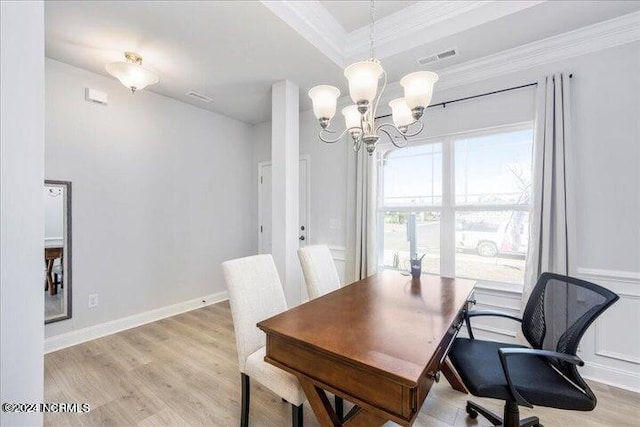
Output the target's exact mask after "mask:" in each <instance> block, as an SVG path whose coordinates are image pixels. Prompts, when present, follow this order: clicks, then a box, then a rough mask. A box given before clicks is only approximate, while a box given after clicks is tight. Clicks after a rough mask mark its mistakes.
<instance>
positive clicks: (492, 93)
mask: <svg viewBox="0 0 640 427" xmlns="http://www.w3.org/2000/svg"><path fill="white" fill-rule="evenodd" d="M569 78H570V79H571V78H573V74H569ZM537 85H538V83H537V82H534V83H527V84H524V85H520V86H514V87H508V88H506V89H499V90H494V91H493V92H486V93H481V94H479V95H471V96H466V97H464V98H458V99H452V100H451V101H444V102H439V103H437V104H432V105H429V106H428V107H427V108H433V107H440V106H442V108H447V104H453V103H454V102H460V101H467V100H469V99H475V98H482V97H483V96H489V95H495V94H497V93H502V92H509V91H512V90H518V89H523V88H525V87H531V86H537ZM386 117H391V114H385V115H384V116H378V117H376V119H384V118H386Z"/></svg>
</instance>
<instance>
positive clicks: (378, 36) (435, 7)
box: [345, 1, 490, 59]
mask: <svg viewBox="0 0 640 427" xmlns="http://www.w3.org/2000/svg"><path fill="white" fill-rule="evenodd" d="M488 3H490V2H489V1H434V2H429V1H426V2H418V3H415V4H413V5H411V6H409V7H406V8H404V9H401V10H399V11H398V12H396V13H393V14H391V15H389V16H387V17H385V18H382V19H379V20H376V27H375V40H376V51H378V50H382V49H378V48H380V47H381V46H383V45H386V44H390V43H394V41H395V40H398V39H400V38H404V37H406V36H407V35H409V36H412V37H413V36H415V35H416V33H418V32H420V31H423V30H424V29H426V28H428V27H430V26H433V25H434V24H437V23H439V22H442V21H446V20H448V19H452V18H456V17H458V16H460V15H463V14H465V13H467V12H469V11H471V10H474V9H477V8H479V7H481V6H484V5H486V4H488ZM453 32H457V31H453ZM347 37H348V39H347V43H346V44H345V47H346V49H345V56H346V57H347V58H354V57H359V58H360V59H362V58H368V56H369V25H365V26H363V27H360V28H358V29H356V30H354V31H352V32H350V33H349V34H348V35H347ZM423 40H425V39H423V38H420V40H416V42H417V43H422V42H423ZM384 50H385V54H386V56H390V54H388V53H387V52H386V51H387V50H389V49H388V48H387V49H384ZM396 50H401V51H403V50H406V49H405V46H402V45H400V46H396ZM396 53H398V52H396ZM392 54H393V53H391V55H392ZM376 56H377V57H378V58H381V56H380V53H379V52H376Z"/></svg>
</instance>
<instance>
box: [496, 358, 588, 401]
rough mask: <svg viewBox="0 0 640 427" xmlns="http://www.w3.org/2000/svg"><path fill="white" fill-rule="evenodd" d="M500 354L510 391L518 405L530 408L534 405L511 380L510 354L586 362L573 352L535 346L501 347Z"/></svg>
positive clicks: (570, 361)
mask: <svg viewBox="0 0 640 427" xmlns="http://www.w3.org/2000/svg"><path fill="white" fill-rule="evenodd" d="M498 354H499V355H500V363H501V364H502V370H503V371H504V376H505V378H506V379H507V384H508V385H509V391H510V392H511V396H512V397H513V398H514V400H515V401H516V402H517V403H518V405H522V406H528V407H529V408H533V405H532V404H531V403H529V402H527V400H526V399H525V398H524V397H522V395H521V394H520V393H518V390H516V387H515V385H514V384H513V382H512V381H511V375H510V373H509V367H508V365H507V358H508V357H509V356H518V355H525V356H541V357H546V358H547V359H557V360H562V361H563V362H568V363H571V364H573V365H578V366H584V362H583V361H582V359H580V358H579V357H578V356H574V355H572V354H565V353H558V352H555V351H550V350H538V349H535V348H501V349H499V350H498Z"/></svg>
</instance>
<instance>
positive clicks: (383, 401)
mask: <svg viewBox="0 0 640 427" xmlns="http://www.w3.org/2000/svg"><path fill="white" fill-rule="evenodd" d="M474 285H475V282H473V281H469V280H461V279H445V278H441V277H438V276H430V275H423V276H422V278H421V279H420V280H412V279H411V277H407V276H403V275H402V274H400V273H399V272H396V271H384V272H381V273H378V274H376V275H374V276H371V277H368V278H366V279H364V280H361V281H359V282H355V283H352V284H351V285H348V286H345V287H343V288H341V289H339V290H337V291H335V292H332V293H330V294H327V295H325V296H323V297H321V298H318V299H315V300H313V301H310V302H308V303H306V304H303V305H300V306H298V307H296V308H293V309H291V310H288V311H286V312H284V313H281V314H279V315H277V316H274V317H272V318H270V319H267V320H264V321H262V322H260V323H258V327H259V328H260V329H262V330H263V331H264V332H265V333H266V334H267V354H266V357H265V360H266V361H267V362H269V363H271V364H273V365H275V366H278V367H280V368H282V369H284V370H286V371H288V372H290V373H292V374H294V375H296V376H297V377H298V379H299V381H300V385H301V386H302V388H303V389H304V392H305V394H306V396H307V399H308V400H309V403H310V404H311V407H312V408H313V410H314V412H315V414H316V417H317V418H318V421H319V422H320V424H321V425H322V426H342V425H349V426H367V427H368V426H380V425H382V424H384V423H385V422H386V421H388V420H391V421H394V422H396V423H398V424H401V425H404V426H410V425H411V424H412V423H413V421H414V420H415V418H416V416H417V414H418V412H419V411H420V408H421V406H422V403H423V402H424V399H425V398H426V396H427V393H428V392H429V389H430V388H431V385H432V384H433V381H434V380H435V379H436V377H437V376H438V371H439V370H440V368H441V365H442V364H443V361H444V358H445V357H446V354H447V351H448V349H449V345H450V344H451V343H452V342H453V339H454V338H455V336H456V334H457V332H458V329H459V328H460V326H461V325H462V317H463V310H465V309H466V306H467V300H468V299H469V297H470V294H471V292H472V291H473V287H474ZM325 390H326V391H329V392H331V393H334V394H336V395H338V396H341V397H343V398H344V399H347V400H349V401H350V402H353V403H354V404H355V405H356V406H355V407H354V409H353V410H351V412H349V414H347V415H346V416H345V419H344V420H343V421H340V420H338V418H337V416H336V414H335V412H334V411H333V409H332V408H331V406H330V404H329V401H328V399H327V396H326V394H325V392H324V391H325Z"/></svg>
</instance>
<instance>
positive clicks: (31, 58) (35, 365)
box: [0, 1, 44, 426]
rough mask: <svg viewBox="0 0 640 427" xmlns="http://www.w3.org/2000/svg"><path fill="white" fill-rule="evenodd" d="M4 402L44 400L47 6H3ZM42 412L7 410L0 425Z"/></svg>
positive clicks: (0, 351) (0, 293) (0, 310)
mask: <svg viewBox="0 0 640 427" xmlns="http://www.w3.org/2000/svg"><path fill="white" fill-rule="evenodd" d="M0 31H1V35H0V41H1V42H0V43H1V44H0V113H1V114H0V115H1V119H0V151H1V153H2V154H1V155H0V199H1V200H0V204H1V205H2V209H0V234H1V235H2V239H1V243H0V379H1V381H0V402H41V401H42V399H43V378H44V359H43V333H44V299H43V293H42V292H43V283H44V282H43V279H44V278H43V274H42V273H43V258H42V257H43V252H44V210H43V201H42V188H43V180H44V176H43V170H44V147H43V144H44V110H43V105H44V77H43V75H44V5H43V3H42V2H41V1H38V2H36V1H34V2H28V3H27V2H5V1H3V2H1V3H0ZM39 424H42V414H39V413H5V412H0V425H3V426H16V425H39Z"/></svg>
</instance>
